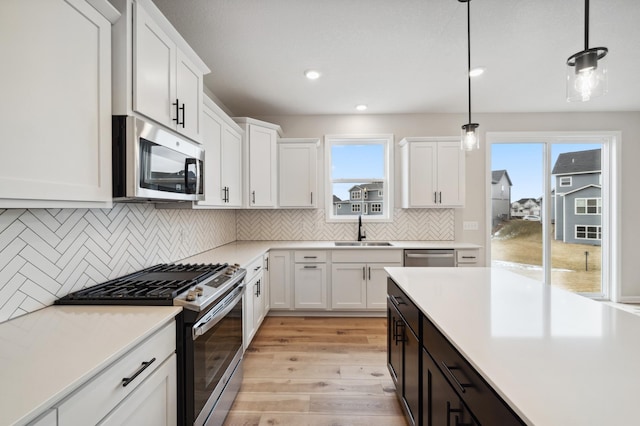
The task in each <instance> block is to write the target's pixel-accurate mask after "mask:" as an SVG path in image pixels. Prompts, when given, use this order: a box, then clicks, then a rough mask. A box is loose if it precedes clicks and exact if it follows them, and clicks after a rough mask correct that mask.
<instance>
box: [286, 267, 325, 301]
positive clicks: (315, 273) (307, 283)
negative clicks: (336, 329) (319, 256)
mask: <svg viewBox="0 0 640 426" xmlns="http://www.w3.org/2000/svg"><path fill="white" fill-rule="evenodd" d="M294 283H295V284H294V287H295V288H294V294H295V304H294V307H295V308H296V309H326V308H327V265H325V264H313V263H296V265H295V272H294Z"/></svg>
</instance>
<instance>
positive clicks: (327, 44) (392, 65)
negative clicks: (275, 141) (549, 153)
mask: <svg viewBox="0 0 640 426" xmlns="http://www.w3.org/2000/svg"><path fill="white" fill-rule="evenodd" d="M154 3H155V4H156V5H157V6H158V7H159V9H160V10H161V11H162V12H163V13H164V14H165V16H166V17H167V18H168V19H169V21H171V23H172V24H173V25H174V26H175V27H176V29H177V30H178V31H179V32H180V33H181V34H182V35H183V37H184V38H185V39H186V40H187V42H188V43H189V44H190V45H191V46H192V47H193V49H194V50H195V51H196V52H197V53H198V55H200V57H201V58H202V59H203V60H204V61H205V63H206V64H207V65H208V66H209V68H211V73H210V74H209V75H206V76H205V78H204V81H205V85H206V86H207V87H208V88H209V89H210V90H211V91H212V92H213V93H214V94H215V95H216V97H217V98H218V99H220V101H222V102H223V103H224V104H225V106H226V107H227V108H228V109H229V110H231V111H232V113H233V114H235V115H242V116H245V115H247V116H261V115H289V114H303V115H307V114H353V113H357V112H356V111H355V108H354V107H355V105H356V104H361V103H363V104H367V105H368V107H369V109H368V110H367V111H366V112H364V113H365V114H401V113H461V112H466V111H467V78H466V69H467V52H466V48H467V45H466V4H465V3H460V2H459V1H456V0H179V1H177V0H154ZM584 13H585V11H584V1H583V0H475V1H473V2H471V65H472V67H474V66H483V67H486V72H485V74H484V75H482V76H480V77H476V78H474V79H473V80H472V101H473V103H472V108H473V112H567V111H640V84H639V83H638V73H639V72H640V1H638V0H592V1H591V5H590V15H591V19H590V29H589V32H590V37H589V47H599V46H605V47H607V48H608V49H609V54H608V55H607V57H606V61H607V63H608V65H607V67H608V74H609V93H608V94H607V95H606V96H604V97H601V98H594V99H592V100H591V101H589V102H585V103H582V102H579V103H568V102H567V101H566V89H565V79H566V65H565V63H566V59H567V58H568V57H569V56H570V55H572V54H573V53H576V52H578V51H580V50H583V49H584ZM311 68H313V69H317V70H319V71H320V72H321V73H322V77H321V78H320V79H318V80H316V81H309V80H307V79H306V78H305V77H304V75H303V73H304V71H305V70H307V69H311Z"/></svg>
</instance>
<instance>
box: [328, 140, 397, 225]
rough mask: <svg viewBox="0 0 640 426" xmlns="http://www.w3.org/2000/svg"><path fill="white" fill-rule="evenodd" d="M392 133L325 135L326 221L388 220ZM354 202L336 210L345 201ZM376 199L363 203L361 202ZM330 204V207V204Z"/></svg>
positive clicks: (389, 213)
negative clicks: (358, 218) (373, 203)
mask: <svg viewBox="0 0 640 426" xmlns="http://www.w3.org/2000/svg"><path fill="white" fill-rule="evenodd" d="M392 164H393V135H365V136H341V135H327V136H325V167H326V172H325V176H326V185H325V188H326V194H325V200H326V205H327V208H326V217H327V221H328V222H352V221H354V220H356V219H357V216H359V215H362V219H363V220H368V221H379V222H389V221H391V220H392V215H393V191H390V188H393V182H392V181H391V176H393V173H392ZM348 200H350V201H357V202H356V203H354V204H351V209H348V208H347V210H346V211H345V209H342V210H341V211H340V212H338V210H339V208H338V206H339V205H340V203H343V202H345V201H348ZM364 200H370V201H375V204H376V207H375V208H374V207H373V206H372V205H371V204H368V203H367V204H362V201H364ZM332 205H333V208H332V207H331V206H332Z"/></svg>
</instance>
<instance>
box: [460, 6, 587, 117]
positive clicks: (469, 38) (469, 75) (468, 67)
mask: <svg viewBox="0 0 640 426" xmlns="http://www.w3.org/2000/svg"><path fill="white" fill-rule="evenodd" d="M588 1H589V0H587V2H588ZM470 3H471V0H467V80H468V82H469V123H471V18H470V13H469V8H470Z"/></svg>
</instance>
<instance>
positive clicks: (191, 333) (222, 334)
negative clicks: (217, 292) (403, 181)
mask: <svg viewBox="0 0 640 426" xmlns="http://www.w3.org/2000/svg"><path fill="white" fill-rule="evenodd" d="M243 289H244V286H243V285H239V286H237V287H235V288H233V289H232V290H230V291H229V293H228V294H226V295H225V296H224V297H223V298H222V299H221V300H220V301H219V302H217V303H216V304H215V305H214V306H212V307H211V308H210V309H208V310H207V312H206V313H205V314H204V315H203V316H201V317H200V318H199V319H197V320H196V321H194V322H193V323H190V321H189V319H188V316H187V315H186V316H185V326H186V329H185V330H186V331H187V333H185V339H186V341H185V349H186V351H185V360H186V369H187V371H186V374H185V377H186V378H187V379H188V382H187V383H186V413H185V414H186V424H188V425H191V424H195V425H221V424H222V422H223V421H224V419H225V417H226V415H227V413H228V411H229V408H230V407H231V404H232V403H233V400H234V399H235V396H236V394H237V393H238V390H239V389H240V384H241V382H242V352H243V351H242V294H243ZM187 334H188V335H187Z"/></svg>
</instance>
